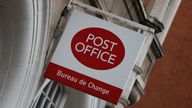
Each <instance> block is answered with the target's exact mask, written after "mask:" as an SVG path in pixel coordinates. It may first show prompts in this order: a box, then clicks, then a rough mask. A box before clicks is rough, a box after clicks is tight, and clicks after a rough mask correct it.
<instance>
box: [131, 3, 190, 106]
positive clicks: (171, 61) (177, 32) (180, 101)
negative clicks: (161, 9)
mask: <svg viewBox="0 0 192 108" xmlns="http://www.w3.org/2000/svg"><path fill="white" fill-rule="evenodd" d="M191 6H192V1H191V0H183V1H182V3H181V5H180V8H179V10H178V12H177V15H176V17H175V19H174V22H173V24H172V26H171V28H170V30H169V33H168V36H167V38H166V40H165V42H164V46H163V47H164V50H165V56H164V57H163V58H162V59H159V60H157V61H156V63H155V65H154V67H153V70H152V72H151V74H150V76H149V79H148V83H147V86H146V89H145V96H143V97H141V100H140V101H139V102H138V103H137V104H135V105H133V106H132V107H130V108H192V78H191V76H192V62H191V61H192V56H191V55H192V50H191V46H192V30H191V29H192V22H191V18H192V11H191V9H192V7H191Z"/></svg>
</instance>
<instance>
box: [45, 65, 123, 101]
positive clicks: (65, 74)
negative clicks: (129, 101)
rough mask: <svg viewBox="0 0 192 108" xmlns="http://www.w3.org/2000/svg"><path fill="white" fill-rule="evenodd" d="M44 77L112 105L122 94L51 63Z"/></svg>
mask: <svg viewBox="0 0 192 108" xmlns="http://www.w3.org/2000/svg"><path fill="white" fill-rule="evenodd" d="M44 76H45V77H47V78H49V79H52V80H55V81H58V82H60V83H62V84H65V85H68V86H70V87H73V88H76V89H78V90H81V91H84V92H86V93H89V94H91V95H93V96H96V97H99V98H101V99H104V100H106V101H109V102H111V103H114V104H117V102H118V101H119V98H120V95H121V93H122V89H120V88H117V87H114V86H112V85H109V84H107V83H104V82H102V81H99V80H96V79H94V78H91V77H88V76H86V75H83V74H80V73H77V72H75V71H73V70H70V69H67V68H65V67H62V66H59V65H57V64H54V63H51V62H50V63H49V65H48V68H47V70H46V72H45V74H44Z"/></svg>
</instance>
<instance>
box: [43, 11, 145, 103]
mask: <svg viewBox="0 0 192 108" xmlns="http://www.w3.org/2000/svg"><path fill="white" fill-rule="evenodd" d="M145 39H146V37H145V36H144V35H141V34H140V33H137V32H134V31H131V30H129V29H127V28H124V27H121V26H119V25H115V24H112V23H109V22H107V21H104V20H102V19H99V18H97V17H95V16H91V15H89V14H86V13H84V12H81V11H78V10H73V12H72V14H71V16H70V18H69V21H68V23H67V26H66V28H65V30H64V33H63V35H62V37H61V40H60V42H59V44H58V46H57V48H56V51H55V53H54V55H53V57H52V59H51V61H50V63H49V65H48V68H47V70H46V72H45V77H47V78H50V79H53V80H55V81H58V82H60V83H63V84H65V85H68V86H70V87H73V88H76V89H79V90H81V91H84V92H86V93H89V94H91V95H94V96H97V97H99V98H102V99H104V100H107V101H109V102H111V103H114V104H116V103H117V102H118V100H119V98H120V96H121V93H122V90H123V89H124V87H125V85H126V82H127V80H128V78H129V75H130V73H131V72H132V70H133V67H134V64H135V62H136V59H137V57H138V55H139V53H140V50H141V48H142V46H143V43H144V41H145Z"/></svg>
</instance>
